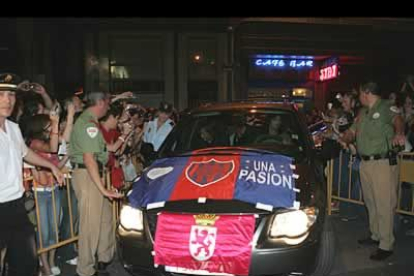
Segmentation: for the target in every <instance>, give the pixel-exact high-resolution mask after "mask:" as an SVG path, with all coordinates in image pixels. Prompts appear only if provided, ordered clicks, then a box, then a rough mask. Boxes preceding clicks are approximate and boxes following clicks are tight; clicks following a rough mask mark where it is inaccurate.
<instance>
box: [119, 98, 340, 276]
mask: <svg viewBox="0 0 414 276" xmlns="http://www.w3.org/2000/svg"><path fill="white" fill-rule="evenodd" d="M326 202H327V186H326V181H325V177H324V174H323V164H322V161H320V158H319V156H318V152H317V151H316V149H315V145H314V143H313V140H312V136H311V133H310V132H309V130H308V128H307V126H306V124H305V120H304V116H303V115H302V113H301V112H300V110H298V108H297V107H296V106H295V105H294V104H291V103H289V102H270V101H266V102H251V101H246V102H243V101H240V102H232V103H220V104H214V105H206V106H203V107H199V108H196V109H194V110H191V111H190V112H188V113H187V114H186V116H184V117H183V119H182V120H181V121H180V122H179V123H178V124H177V125H176V126H175V127H174V129H173V130H172V131H171V133H170V134H169V135H168V137H167V138H166V140H165V141H164V143H163V144H162V146H161V147H160V150H159V152H158V153H157V154H156V159H155V160H154V161H153V162H152V164H151V165H150V166H149V167H147V168H146V169H145V170H144V171H143V173H142V175H141V176H139V177H138V179H136V180H135V181H134V183H133V185H132V188H131V190H130V191H129V192H128V193H127V197H126V202H124V204H123V207H122V208H121V212H120V217H119V223H118V225H117V234H116V235H117V250H118V253H119V258H120V260H121V262H122V264H123V266H124V268H125V269H126V270H127V271H129V272H130V273H131V274H133V275H188V274H190V275H258V276H259V275H315V276H324V275H328V274H329V272H330V270H331V268H332V265H333V258H334V256H335V252H334V251H335V236H334V233H333V230H332V227H331V225H330V222H329V219H328V217H327V216H326V211H325V210H326V204H327V203H326Z"/></svg>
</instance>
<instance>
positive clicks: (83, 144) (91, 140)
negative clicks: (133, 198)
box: [70, 92, 121, 276]
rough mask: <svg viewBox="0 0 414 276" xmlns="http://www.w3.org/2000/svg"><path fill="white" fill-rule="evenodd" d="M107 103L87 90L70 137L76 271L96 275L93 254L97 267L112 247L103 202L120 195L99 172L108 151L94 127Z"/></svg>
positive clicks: (107, 207)
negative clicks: (83, 107) (75, 211)
mask: <svg viewBox="0 0 414 276" xmlns="http://www.w3.org/2000/svg"><path fill="white" fill-rule="evenodd" d="M109 104H110V95H109V94H107V93H103V92H92V93H90V94H89V95H88V96H87V106H88V108H87V109H86V110H85V111H84V112H83V113H82V114H81V115H80V116H79V118H78V120H77V121H76V123H75V125H74V127H73V132H72V134H71V138H70V143H71V149H70V156H71V162H72V164H73V167H74V171H73V188H74V190H75V194H76V197H77V199H78V209H79V218H80V220H79V221H80V223H79V243H78V244H79V250H78V254H79V256H78V265H77V268H76V272H77V275H81V276H90V275H96V274H95V273H96V267H95V262H96V260H95V254H96V255H97V259H98V267H99V268H102V266H104V264H108V263H109V262H110V261H111V260H112V257H113V254H114V249H115V232H114V231H115V230H114V225H113V221H112V210H111V208H110V206H111V205H110V204H104V201H105V200H108V198H109V199H113V198H120V197H121V195H120V194H118V193H117V192H114V191H110V190H107V189H106V188H105V186H104V181H103V175H102V172H103V164H106V162H107V161H108V151H107V149H106V143H105V140H104V138H103V136H102V133H101V132H100V131H99V127H98V120H99V119H100V118H102V117H103V116H105V114H106V112H107V111H108V108H109Z"/></svg>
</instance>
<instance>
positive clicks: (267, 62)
mask: <svg viewBox="0 0 414 276" xmlns="http://www.w3.org/2000/svg"><path fill="white" fill-rule="evenodd" d="M254 64H255V65H256V66H262V67H276V68H286V67H290V68H301V67H308V68H311V67H313V60H304V59H280V58H279V59H277V58H256V59H255V60H254Z"/></svg>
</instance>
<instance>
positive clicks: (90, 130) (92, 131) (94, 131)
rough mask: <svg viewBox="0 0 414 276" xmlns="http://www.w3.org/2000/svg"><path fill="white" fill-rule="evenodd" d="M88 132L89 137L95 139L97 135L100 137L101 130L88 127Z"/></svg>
mask: <svg viewBox="0 0 414 276" xmlns="http://www.w3.org/2000/svg"><path fill="white" fill-rule="evenodd" d="M86 132H87V133H88V135H89V137H91V138H95V137H96V135H98V132H99V130H98V128H97V127H88V128H87V129H86Z"/></svg>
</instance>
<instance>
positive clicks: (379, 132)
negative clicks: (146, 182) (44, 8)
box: [0, 74, 414, 276]
mask: <svg viewBox="0 0 414 276" xmlns="http://www.w3.org/2000/svg"><path fill="white" fill-rule="evenodd" d="M358 90H359V91H356V90H354V91H350V92H347V93H343V94H338V95H337V97H336V98H335V101H334V102H333V103H331V104H329V105H328V107H327V109H326V111H325V112H318V111H316V110H312V111H311V112H309V113H308V114H307V117H306V118H307V120H308V121H307V123H308V125H314V124H315V123H317V122H319V121H324V122H325V123H326V124H328V125H329V126H330V127H329V130H330V131H327V132H325V133H324V141H323V143H322V147H323V148H325V149H326V148H328V150H327V151H326V152H327V154H328V155H329V154H332V150H330V148H329V147H333V145H336V147H338V146H339V145H341V146H342V147H344V148H346V149H349V151H350V153H351V154H352V155H354V156H357V157H358V158H359V159H360V169H359V172H360V176H361V185H362V190H363V194H364V200H365V203H366V206H367V208H368V213H369V217H370V220H369V222H370V232H371V235H370V236H369V237H366V238H364V239H361V240H360V241H359V243H360V244H363V245H372V244H374V245H378V249H377V250H376V251H375V252H374V253H373V254H372V255H371V259H373V260H383V259H385V258H387V257H388V256H390V255H391V254H392V250H393V245H394V236H393V231H392V224H393V214H394V210H395V207H396V191H397V178H396V175H397V172H396V162H395V160H394V157H395V156H393V152H394V148H395V147H396V146H398V147H401V146H403V147H405V149H406V150H408V151H411V150H412V147H410V144H413V143H414V112H413V102H412V100H413V94H410V93H391V94H390V96H389V99H383V98H381V91H380V89H379V86H378V85H377V84H376V83H375V82H368V83H365V84H363V85H361V87H360V88H359V89H358ZM178 119H179V114H178V112H177V111H176V110H175V109H174V108H173V106H172V105H171V104H169V103H167V102H161V103H160V106H159V108H158V109H156V108H153V107H144V106H143V105H142V103H140V102H139V101H138V99H137V98H135V97H133V94H132V93H131V92H123V93H118V94H116V95H111V94H109V93H105V92H90V93H85V94H84V93H83V92H82V91H76V92H75V93H73V94H72V95H70V97H68V98H66V99H53V98H52V97H51V96H50V95H49V93H48V92H47V90H46V89H45V87H44V86H43V85H41V84H39V83H33V82H29V81H21V80H20V79H19V77H18V76H16V75H13V74H2V75H0V128H1V130H0V141H1V143H0V153H1V154H0V177H1V181H0V221H2V224H1V226H0V237H1V239H0V249H1V256H2V260H1V262H0V264H3V263H5V262H6V263H7V264H8V266H7V270H8V275H24V276H27V275H34V273H35V271H37V270H39V271H40V272H41V275H47V276H50V275H59V274H60V273H61V271H60V268H59V262H62V261H66V262H67V263H69V264H73V265H77V269H76V271H77V273H78V275H81V276H90V275H96V273H97V271H104V270H105V269H106V266H107V265H108V263H109V262H110V261H111V260H112V258H113V254H114V251H115V234H114V231H115V229H114V225H113V217H112V215H113V214H112V209H111V201H113V200H116V199H119V198H121V197H122V196H123V194H122V193H121V191H122V190H123V189H124V188H125V187H124V185H125V183H128V182H132V181H133V180H134V179H135V178H136V177H137V176H138V175H140V173H141V172H142V170H143V169H144V168H145V167H146V166H147V164H148V161H149V159H150V156H151V153H153V152H156V151H158V150H159V148H160V146H161V144H162V143H163V141H164V139H165V138H166V137H167V135H168V134H169V133H170V132H171V130H172V129H173V127H174V125H175V124H176V122H177V120H178ZM280 126H281V117H280V116H275V117H274V118H272V120H271V121H270V124H269V129H268V132H269V133H268V134H266V136H265V137H262V138H263V139H269V137H273V136H278V137H279V136H280V137H281V138H282V142H283V143H286V144H289V143H290V141H289V139H291V135H289V132H288V131H286V130H283V129H281V127H280ZM246 132H249V129H247V127H246V124H244V123H243V124H240V125H237V127H236V129H235V131H234V135H232V136H230V138H229V139H230V140H229V141H227V142H229V143H230V144H231V145H236V144H238V143H240V141H242V140H243V139H245V138H243V137H244V136H243V134H244V133H246ZM200 137H201V138H202V140H203V141H204V143H205V144H206V145H208V144H209V143H211V141H212V140H213V139H214V130H212V129H209V127H208V126H206V127H205V128H203V129H202V130H201V131H200ZM406 137H407V139H406ZM256 138H257V137H256ZM259 138H260V137H259ZM332 157H335V156H331V155H329V156H327V157H326V158H327V159H328V158H332ZM22 158H23V160H24V162H22ZM22 168H24V174H23V172H22ZM69 172H70V173H69ZM104 172H109V175H110V177H111V181H110V182H111V186H108V185H107V184H106V183H105V181H104V175H103V174H104ZM64 174H65V175H66V180H65V181H63V176H64ZM23 175H24V176H25V178H27V179H33V181H25V182H24V185H22V184H21V183H23ZM69 175H70V178H69ZM68 183H69V185H63V184H68ZM34 195H35V197H36V204H37V207H38V209H39V210H40V211H39V212H34V211H33V206H30V204H29V205H28V204H27V203H28V202H29V200H30V199H31V198H32V199H33V197H34ZM28 206H29V207H28ZM39 214H40V216H39ZM35 227H36V228H37V231H34V229H35ZM36 233H37V234H36ZM73 234H75V235H78V236H79V241H78V243H77V245H75V244H73V243H72V244H69V245H66V246H63V247H60V248H59V249H58V250H56V249H54V248H49V247H51V246H52V247H53V245H54V244H56V243H57V242H58V241H59V240H67V239H69V238H70V237H72V235H73ZM39 249H40V250H41V253H40V254H39V255H37V251H38V250H39ZM42 249H47V250H42ZM17 251H18V252H17ZM56 251H57V252H56ZM37 256H38V257H37ZM58 259H59V262H58V261H57V260H58Z"/></svg>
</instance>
